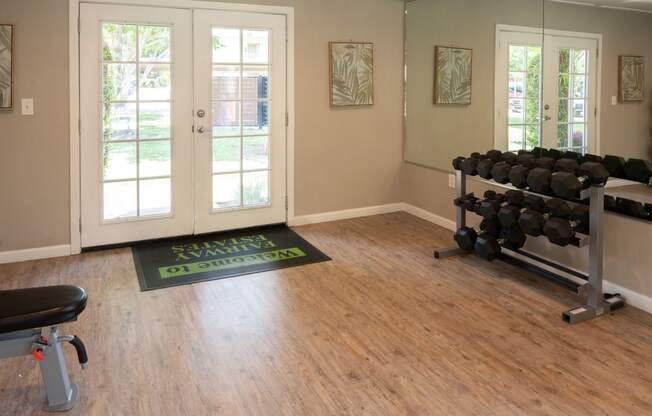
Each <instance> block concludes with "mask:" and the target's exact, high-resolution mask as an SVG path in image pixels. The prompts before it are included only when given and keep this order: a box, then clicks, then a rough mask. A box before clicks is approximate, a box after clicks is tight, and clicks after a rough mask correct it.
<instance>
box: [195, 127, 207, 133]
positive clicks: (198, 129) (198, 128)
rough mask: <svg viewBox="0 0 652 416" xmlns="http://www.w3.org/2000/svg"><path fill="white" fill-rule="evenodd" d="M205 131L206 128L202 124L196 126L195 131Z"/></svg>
mask: <svg viewBox="0 0 652 416" xmlns="http://www.w3.org/2000/svg"><path fill="white" fill-rule="evenodd" d="M205 132H206V128H205V127H204V126H197V133H199V134H204V133H205Z"/></svg>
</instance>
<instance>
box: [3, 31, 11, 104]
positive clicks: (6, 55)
mask: <svg viewBox="0 0 652 416" xmlns="http://www.w3.org/2000/svg"><path fill="white" fill-rule="evenodd" d="M12 29H13V26H11V25H0V109H9V108H11V104H12V97H11V94H12V91H11V89H12V80H11V78H12V73H11V60H12V50H11V49H12V36H13V31H12Z"/></svg>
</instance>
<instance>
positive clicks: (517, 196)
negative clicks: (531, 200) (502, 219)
mask: <svg viewBox="0 0 652 416" xmlns="http://www.w3.org/2000/svg"><path fill="white" fill-rule="evenodd" d="M485 195H486V193H485ZM524 198H525V195H524V194H523V192H521V191H514V190H510V191H507V192H505V194H496V196H495V197H494V198H487V199H484V200H482V201H480V203H479V204H478V208H477V209H476V211H475V212H476V213H477V214H479V215H481V216H482V217H483V218H489V219H491V218H496V217H497V216H498V211H500V208H502V207H504V206H506V205H516V206H519V207H520V206H521V204H522V203H523V199H524Z"/></svg>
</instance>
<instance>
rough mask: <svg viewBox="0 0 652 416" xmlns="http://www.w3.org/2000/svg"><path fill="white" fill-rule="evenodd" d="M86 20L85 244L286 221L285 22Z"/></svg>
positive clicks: (159, 16) (134, 15)
mask: <svg viewBox="0 0 652 416" xmlns="http://www.w3.org/2000/svg"><path fill="white" fill-rule="evenodd" d="M80 23H81V25H80V121H81V152H80V154H81V163H80V165H81V222H82V224H81V230H82V233H81V234H82V239H81V242H82V247H91V246H98V245H106V244H114V243H122V242H130V241H138V240H147V239H153V238H161V237H169V236H176V235H187V234H192V233H207V232H213V231H219V230H226V229H234V228H242V227H248V226H256V225H263V224H271V223H280V222H285V220H286V206H285V134H286V131H285V128H286V123H285V120H286V116H285V114H286V99H285V98H286V97H285V94H286V93H285V90H286V88H285V83H286V78H285V77H286V75H285V71H286V70H285V54H286V51H285V17H284V16H279V15H268V14H256V13H235V12H216V11H208V10H194V11H192V10H184V9H169V8H158V7H137V6H114V5H100V4H84V3H82V4H81V5H80ZM193 28H194V29H193ZM193 30H194V33H193ZM193 56H194V59H193Z"/></svg>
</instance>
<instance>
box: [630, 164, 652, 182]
mask: <svg viewBox="0 0 652 416" xmlns="http://www.w3.org/2000/svg"><path fill="white" fill-rule="evenodd" d="M623 171H624V174H625V177H626V178H627V179H629V180H632V181H636V182H642V183H644V184H646V185H650V178H652V162H649V161H647V160H643V159H629V160H628V161H627V163H625V166H624V167H623Z"/></svg>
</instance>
